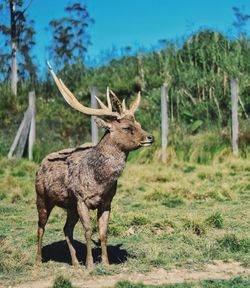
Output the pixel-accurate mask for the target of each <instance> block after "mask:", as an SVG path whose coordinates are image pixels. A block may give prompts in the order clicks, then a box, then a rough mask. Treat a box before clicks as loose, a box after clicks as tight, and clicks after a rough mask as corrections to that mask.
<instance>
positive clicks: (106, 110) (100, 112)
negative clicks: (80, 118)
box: [48, 62, 121, 118]
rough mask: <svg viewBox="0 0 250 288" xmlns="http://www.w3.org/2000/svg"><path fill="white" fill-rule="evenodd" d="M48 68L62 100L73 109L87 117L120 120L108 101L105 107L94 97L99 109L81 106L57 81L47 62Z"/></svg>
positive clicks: (61, 82) (59, 80)
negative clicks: (93, 116)
mask: <svg viewBox="0 0 250 288" xmlns="http://www.w3.org/2000/svg"><path fill="white" fill-rule="evenodd" d="M48 66H49V69H50V73H51V74H52V76H53V79H54V81H55V83H56V85H57V87H58V89H59V91H60V92H61V94H62V96H63V98H64V99H65V100H66V102H67V103H68V104H69V105H70V106H71V107H72V108H74V109H76V110H78V111H80V112H82V113H84V114H87V115H95V116H111V117H115V118H120V117H121V114H120V113H118V112H113V111H112V107H111V105H110V99H109V100H108V105H109V107H107V106H106V105H105V104H104V103H103V102H102V101H101V100H100V99H99V98H98V97H96V99H97V101H98V103H99V104H100V106H101V109H95V108H89V107H86V106H84V105H82V104H81V103H80V102H79V101H78V100H77V99H76V98H75V96H74V95H73V93H72V92H71V91H70V90H69V89H68V88H67V87H66V85H65V84H64V83H63V81H62V80H61V79H58V78H57V76H56V74H55V72H54V71H53V69H52V67H51V66H50V64H49V62H48Z"/></svg>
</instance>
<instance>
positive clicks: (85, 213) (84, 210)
mask: <svg viewBox="0 0 250 288" xmlns="http://www.w3.org/2000/svg"><path fill="white" fill-rule="evenodd" d="M77 212H78V214H79V217H80V220H81V223H82V225H83V228H84V229H85V238H86V246H87V255H86V267H87V269H91V268H92V267H93V265H94V262H93V256H92V251H91V236H92V229H91V222H90V217H89V209H88V207H87V206H86V205H85V203H84V202H83V201H80V200H79V201H78V202H77Z"/></svg>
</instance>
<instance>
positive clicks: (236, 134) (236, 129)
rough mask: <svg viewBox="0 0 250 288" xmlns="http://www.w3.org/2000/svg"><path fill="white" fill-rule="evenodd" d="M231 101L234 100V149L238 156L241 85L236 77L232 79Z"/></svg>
mask: <svg viewBox="0 0 250 288" xmlns="http://www.w3.org/2000/svg"><path fill="white" fill-rule="evenodd" d="M230 86H231V101H232V149H233V154H234V155H235V156H238V154H239V147H238V141H239V122H238V113H237V112H238V98H239V97H238V94H239V85H238V81H237V80H236V79H231V81H230Z"/></svg>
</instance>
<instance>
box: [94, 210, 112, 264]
mask: <svg viewBox="0 0 250 288" xmlns="http://www.w3.org/2000/svg"><path fill="white" fill-rule="evenodd" d="M109 215H110V206H109V207H108V208H106V209H105V208H104V207H100V208H98V210H97V217H98V228H99V235H100V240H101V247H102V263H103V264H107V265H108V264H109V259H108V253H107V230H108V223H109Z"/></svg>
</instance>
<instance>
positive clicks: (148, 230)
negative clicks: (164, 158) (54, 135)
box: [0, 158, 250, 288]
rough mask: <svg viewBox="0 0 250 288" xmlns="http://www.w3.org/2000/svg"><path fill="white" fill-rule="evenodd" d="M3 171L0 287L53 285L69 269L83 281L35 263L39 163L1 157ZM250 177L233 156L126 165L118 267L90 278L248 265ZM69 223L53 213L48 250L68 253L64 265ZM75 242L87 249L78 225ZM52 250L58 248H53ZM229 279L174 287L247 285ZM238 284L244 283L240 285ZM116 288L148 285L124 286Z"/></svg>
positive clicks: (112, 239)
mask: <svg viewBox="0 0 250 288" xmlns="http://www.w3.org/2000/svg"><path fill="white" fill-rule="evenodd" d="M0 167H1V169H0V283H2V282H3V283H15V282H25V281H27V280H35V279H42V278H46V279H47V278H49V277H52V278H53V279H55V278H56V277H58V276H60V275H61V274H62V272H61V271H64V272H63V277H65V279H69V280H72V279H73V278H74V279H75V278H77V277H84V276H83V275H85V274H84V273H86V270H85V269H84V267H83V266H82V267H80V270H77V272H76V270H75V269H74V268H72V267H71V266H69V265H68V264H66V263H63V262H65V261H62V263H60V261H48V262H45V263H43V264H42V266H41V267H39V268H37V267H36V266H35V265H34V262H35V255H36V232H37V231H36V230H37V212H36V207H35V189H34V180H35V171H36V168H37V165H36V164H35V163H32V162H29V161H25V160H13V161H9V160H7V159H5V158H3V159H1V160H0ZM249 179H250V160H246V159H245V160H242V159H235V158H228V159H227V160H224V161H223V162H221V161H217V162H216V161H215V162H214V163H213V164H211V165H209V166H206V165H199V164H194V163H185V162H179V161H177V160H175V161H172V162H171V163H169V164H168V165H162V164H160V163H158V162H157V161H155V162H154V161H153V162H151V163H150V164H141V165H138V164H136V163H134V162H133V161H132V162H130V163H128V165H127V167H126V169H125V171H124V173H123V175H122V178H121V179H120V181H119V185H118V192H117V195H116V196H115V198H114V201H113V203H112V213H111V219H110V226H109V234H108V235H109V240H108V243H109V245H110V246H109V254H110V255H111V258H112V259H114V260H112V261H113V262H115V265H111V266H110V267H103V266H102V265H101V264H97V265H96V267H95V269H94V271H93V272H92V273H93V274H92V275H110V274H117V273H120V272H124V271H126V273H130V272H140V273H144V272H147V271H151V270H152V269H153V268H154V267H158V268H159V267H161V268H164V269H170V268H172V267H178V266H182V267H183V266H184V267H185V266H187V267H191V268H192V267H193V269H196V268H197V267H200V266H203V265H204V264H206V263H211V262H212V261H213V260H223V261H229V260H231V259H233V260H236V261H240V262H241V263H242V264H243V265H245V266H248V267H249V266H250V223H249V221H247V219H249V216H250V201H249V200H250V197H249V195H250V184H249ZM91 217H92V219H93V220H92V221H93V225H96V212H95V211H93V212H91ZM65 218H66V215H65V211H64V210H62V209H60V208H55V209H54V210H53V212H52V214H51V217H50V219H49V222H48V224H47V226H46V231H45V236H44V241H43V246H44V247H45V248H46V249H47V251H54V249H59V251H60V252H58V253H61V254H60V255H61V257H64V256H63V255H66V256H65V259H66V258H67V255H68V254H67V253H68V251H67V247H66V246H65V244H64V242H60V241H63V240H64V236H63V232H62V228H63V226H64V222H65ZM93 231H94V235H93V240H94V241H95V244H93V249H94V253H95V254H96V255H97V256H95V259H96V260H98V259H99V254H100V253H99V252H100V246H99V244H98V241H97V240H98V233H97V229H96V228H94V229H93ZM75 239H76V240H78V241H79V242H80V243H79V242H77V243H79V247H80V248H79V249H80V250H79V251H80V252H81V251H83V250H84V249H85V248H84V246H83V244H81V243H85V241H84V233H83V231H82V227H81V225H80V223H78V224H77V226H76V229H75ZM53 243H54V244H53ZM50 244H53V245H54V246H53V247H54V248H53V247H51V248H50V246H49V245H50ZM60 245H61V246H60ZM60 247H61V248H60ZM49 249H50V250H49ZM60 249H61V250H60ZM81 249H82V250H81ZM82 253H83V252H82ZM62 269H63V270H62ZM79 271H81V272H79ZM63 279H64V278H63ZM57 281H59V280H57ZM65 281H66V280H65ZM230 281H231V282H230ZM230 281H224V282H223V281H215V282H214V284H212V282H209V281H205V282H201V283H198V284H197V285H198V286H190V285H191V284H180V285H179V286H175V287H223V288H224V287H247V285H246V283H247V282H246V280H245V279H242V278H239V279H238V280H237V279H236V280H235V279H233V280H230ZM233 281H234V282H235V281H239V282H238V284H237V285H238V286H237V285H236V284H233V283H234V282H233ZM66 282H67V281H66ZM66 282H65V283H66ZM54 283H55V284H54V285H56V283H57V282H54ZM235 283H236V282H235ZM248 283H249V282H248ZM64 285H71V284H70V282H69V283H68V284H67V283H66V284H64ZM126 285H127V286H126ZM136 285H137V286H136ZM138 285H141V286H138ZM185 285H186V286H185ZM188 285H189V286H188ZM199 285H200V286H199ZM209 285H210V286H209ZM212 285H214V286H212ZM216 285H217V286H216ZM230 285H234V286H230ZM244 285H245V286H244ZM54 287H61V286H54ZM62 287H70V286H62ZM116 287H117V288H120V287H124V288H125V287H133V288H134V287H135V288H137V287H149V286H145V285H142V284H131V283H129V282H122V283H119V284H117V285H116ZM161 287H171V286H166V285H165V286H161Z"/></svg>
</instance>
